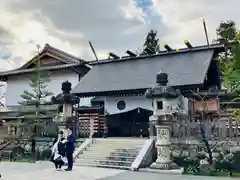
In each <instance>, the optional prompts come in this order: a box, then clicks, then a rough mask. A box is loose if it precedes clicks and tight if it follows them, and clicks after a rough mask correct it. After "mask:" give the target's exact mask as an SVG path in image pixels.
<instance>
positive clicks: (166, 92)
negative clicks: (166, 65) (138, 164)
mask: <svg viewBox="0 0 240 180" xmlns="http://www.w3.org/2000/svg"><path fill="white" fill-rule="evenodd" d="M156 83H157V86H155V87H153V88H151V89H148V90H147V91H146V93H145V95H146V97H147V98H149V99H152V101H153V109H154V110H153V115H152V116H150V118H149V121H150V122H149V123H150V124H152V125H154V126H155V127H156V131H157V132H156V134H157V139H156V147H157V152H158V156H157V160H156V162H154V163H153V164H152V165H151V166H150V167H151V168H155V169H171V168H172V166H173V163H172V161H171V157H170V156H171V155H170V154H171V153H170V147H171V140H170V137H171V123H172V122H173V120H174V116H173V115H174V112H175V109H176V104H178V101H179V98H178V97H179V96H180V92H179V91H176V90H174V89H173V88H172V87H170V86H168V85H167V84H168V74H166V73H163V72H161V73H158V74H157V76H156Z"/></svg>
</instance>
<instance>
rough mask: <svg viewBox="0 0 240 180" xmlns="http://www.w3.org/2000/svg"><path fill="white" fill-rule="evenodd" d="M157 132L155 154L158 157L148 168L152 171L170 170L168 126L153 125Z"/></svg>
mask: <svg viewBox="0 0 240 180" xmlns="http://www.w3.org/2000/svg"><path fill="white" fill-rule="evenodd" d="M155 127H156V130H157V142H156V146H157V152H158V157H157V160H156V162H154V163H153V164H152V165H151V166H150V167H151V168H154V169H171V166H172V161H171V157H170V145H171V142H170V127H169V126H168V125H155Z"/></svg>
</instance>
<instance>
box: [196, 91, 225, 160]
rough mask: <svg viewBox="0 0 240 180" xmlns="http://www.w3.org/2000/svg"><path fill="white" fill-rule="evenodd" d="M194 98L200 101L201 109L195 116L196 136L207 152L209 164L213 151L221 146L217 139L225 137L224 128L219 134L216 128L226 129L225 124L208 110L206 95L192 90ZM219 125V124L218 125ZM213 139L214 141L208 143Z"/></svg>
mask: <svg viewBox="0 0 240 180" xmlns="http://www.w3.org/2000/svg"><path fill="white" fill-rule="evenodd" d="M192 93H193V95H194V96H195V98H196V99H198V101H199V102H200V103H201V110H200V114H199V116H198V117H197V120H198V133H197V136H198V138H199V141H200V146H201V147H202V148H203V150H204V152H205V153H207V155H206V156H205V158H207V161H208V163H209V164H213V152H214V150H215V149H217V148H218V147H219V146H221V142H220V141H219V139H220V138H225V137H226V130H225V133H223V131H222V132H221V133H222V134H221V136H222V137H220V134H219V132H218V129H219V128H221V129H222V130H223V129H226V125H225V123H224V122H223V124H220V123H221V121H219V118H213V117H212V116H211V112H209V110H208V104H207V101H206V99H208V98H207V97H206V96H201V95H199V94H197V93H194V92H192ZM196 110H197V109H196ZM220 125H221V126H220ZM213 141H215V143H210V142H213Z"/></svg>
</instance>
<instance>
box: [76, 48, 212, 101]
mask: <svg viewBox="0 0 240 180" xmlns="http://www.w3.org/2000/svg"><path fill="white" fill-rule="evenodd" d="M215 51H216V49H212V48H206V49H199V50H195V51H192V50H191V51H190V50H188V51H186V52H179V53H165V54H163V55H155V56H146V57H137V58H128V59H119V60H111V61H109V60H108V61H107V60H106V61H105V62H104V61H103V62H102V63H101V61H100V62H99V63H92V65H93V67H92V69H91V70H90V71H89V72H88V73H87V74H86V75H85V77H83V79H82V80H81V81H80V82H79V83H78V84H77V86H75V88H74V89H73V91H72V92H73V93H77V94H79V95H80V96H84V95H86V94H92V93H95V95H94V96H97V93H99V92H114V91H119V90H135V89H146V88H150V87H153V86H155V85H156V74H157V73H158V72H160V71H161V70H163V71H164V72H166V73H168V75H169V85H171V86H185V85H199V84H202V83H203V81H204V78H205V75H206V73H207V70H208V67H209V64H210V62H211V60H212V58H213V55H214V52H215Z"/></svg>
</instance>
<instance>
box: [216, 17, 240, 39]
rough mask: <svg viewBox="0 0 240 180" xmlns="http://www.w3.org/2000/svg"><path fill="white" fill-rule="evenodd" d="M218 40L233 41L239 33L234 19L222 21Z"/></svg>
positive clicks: (218, 29)
mask: <svg viewBox="0 0 240 180" xmlns="http://www.w3.org/2000/svg"><path fill="white" fill-rule="evenodd" d="M216 32H217V35H218V40H219V41H220V40H221V39H222V40H226V41H232V40H235V38H236V35H237V29H236V23H235V22H234V21H232V20H228V21H222V22H221V23H220V24H219V26H218V28H217V30H216Z"/></svg>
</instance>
